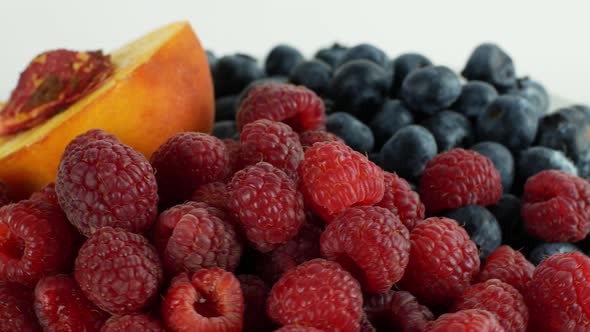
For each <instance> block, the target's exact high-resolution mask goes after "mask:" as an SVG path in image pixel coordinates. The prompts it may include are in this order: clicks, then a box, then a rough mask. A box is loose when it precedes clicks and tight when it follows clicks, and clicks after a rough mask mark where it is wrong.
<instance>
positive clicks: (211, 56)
mask: <svg viewBox="0 0 590 332" xmlns="http://www.w3.org/2000/svg"><path fill="white" fill-rule="evenodd" d="M205 53H206V54H207V63H208V64H209V70H211V72H213V70H215V66H216V65H217V56H215V53H213V51H211V50H206V51H205Z"/></svg>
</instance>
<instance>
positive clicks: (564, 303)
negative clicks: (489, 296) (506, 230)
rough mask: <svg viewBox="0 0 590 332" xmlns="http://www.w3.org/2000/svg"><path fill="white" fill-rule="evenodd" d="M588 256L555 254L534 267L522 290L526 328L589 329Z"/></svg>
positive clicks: (574, 253) (589, 265)
mask: <svg viewBox="0 0 590 332" xmlns="http://www.w3.org/2000/svg"><path fill="white" fill-rule="evenodd" d="M588 294H590V258H588V256H586V255H584V254H582V253H579V252H570V253H567V254H555V255H552V256H550V257H548V258H547V259H545V260H543V261H542V262H541V263H540V264H539V265H538V266H537V268H536V269H535V273H534V274H533V280H531V283H530V284H529V288H528V290H527V293H526V297H525V299H526V303H527V305H528V308H529V313H530V320H529V331H548V332H550V331H587V330H588V328H590V302H589V301H588V299H589V297H588Z"/></svg>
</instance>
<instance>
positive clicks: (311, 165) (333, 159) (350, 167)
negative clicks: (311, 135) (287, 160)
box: [298, 142, 384, 222]
mask: <svg viewBox="0 0 590 332" xmlns="http://www.w3.org/2000/svg"><path fill="white" fill-rule="evenodd" d="M298 173H299V179H300V182H301V191H302V192H303V196H304V197H305V201H306V203H307V205H308V207H310V208H311V209H312V210H313V211H314V212H315V213H317V214H319V215H320V216H321V217H322V218H323V219H324V220H325V221H327V222H330V221H331V220H332V219H334V217H335V216H336V215H337V214H339V213H341V212H343V211H344V210H346V208H348V207H350V206H353V205H372V204H375V203H377V202H379V201H380V200H381V199H383V191H384V188H383V187H384V184H383V170H382V169H381V168H380V167H379V166H377V165H375V164H374V163H372V162H371V161H369V159H367V158H366V157H365V156H363V155H362V154H360V153H358V152H356V151H354V150H352V149H351V148H350V147H348V146H346V145H345V144H342V143H339V142H324V143H316V144H314V145H313V146H312V147H311V148H309V149H308V150H307V151H306V152H305V157H304V160H303V161H302V162H301V163H300V164H299V169H298Z"/></svg>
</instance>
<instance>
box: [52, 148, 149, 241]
mask: <svg viewBox="0 0 590 332" xmlns="http://www.w3.org/2000/svg"><path fill="white" fill-rule="evenodd" d="M74 141H75V140H74ZM55 190H56V192H57V197H58V199H59V204H60V205H61V207H62V208H63V210H64V212H65V213H66V215H67V216H68V219H69V220H70V222H71V223H72V224H73V225H74V226H76V228H78V230H79V231H80V232H81V233H82V234H84V235H86V236H89V235H91V234H92V233H94V232H95V231H96V230H97V229H100V228H101V227H105V226H110V227H119V228H123V229H126V230H128V231H130V232H134V233H143V232H146V231H147V230H148V229H149V228H150V227H151V225H152V223H153V222H154V221H155V218H156V213H157V206H158V193H157V184H156V178H155V177H154V173H153V170H152V167H151V166H150V164H149V163H148V161H147V160H146V159H145V157H144V156H143V155H142V154H140V153H139V152H137V151H135V150H133V149H132V148H130V147H129V146H127V145H124V144H121V143H118V142H114V141H112V140H91V141H88V142H87V143H86V144H82V145H78V147H77V148H75V149H74V148H73V149H71V150H70V153H65V154H64V155H63V157H62V159H61V162H60V164H59V170H58V173H57V181H56V183H55Z"/></svg>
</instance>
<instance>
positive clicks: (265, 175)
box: [227, 162, 305, 252]
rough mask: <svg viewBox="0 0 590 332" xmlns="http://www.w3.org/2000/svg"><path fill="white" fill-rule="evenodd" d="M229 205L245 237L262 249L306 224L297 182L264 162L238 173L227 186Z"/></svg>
mask: <svg viewBox="0 0 590 332" xmlns="http://www.w3.org/2000/svg"><path fill="white" fill-rule="evenodd" d="M228 190H229V200H228V203H227V204H228V207H229V209H230V210H232V211H233V213H234V219H235V220H238V221H239V223H240V225H241V226H242V228H243V230H244V232H245V233H246V237H248V240H250V242H251V243H252V244H253V245H254V247H255V248H256V249H257V250H259V251H261V252H268V251H270V250H272V249H274V248H276V247H278V246H279V245H280V244H282V243H286V242H287V241H289V240H291V239H292V238H293V237H295V235H297V232H299V229H300V228H301V226H303V224H304V223H305V209H304V207H303V197H302V195H301V193H300V192H299V191H298V190H297V185H296V183H295V182H294V181H293V180H292V179H291V178H289V177H288V176H287V174H285V173H284V172H283V171H282V170H280V169H278V168H276V167H274V166H272V165H271V164H269V163H266V162H260V163H258V164H256V165H254V166H249V167H246V168H245V169H243V170H241V171H239V172H237V173H236V174H235V175H234V177H233V178H232V180H231V182H230V183H229V185H228Z"/></svg>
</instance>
